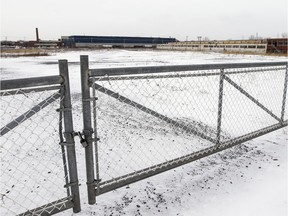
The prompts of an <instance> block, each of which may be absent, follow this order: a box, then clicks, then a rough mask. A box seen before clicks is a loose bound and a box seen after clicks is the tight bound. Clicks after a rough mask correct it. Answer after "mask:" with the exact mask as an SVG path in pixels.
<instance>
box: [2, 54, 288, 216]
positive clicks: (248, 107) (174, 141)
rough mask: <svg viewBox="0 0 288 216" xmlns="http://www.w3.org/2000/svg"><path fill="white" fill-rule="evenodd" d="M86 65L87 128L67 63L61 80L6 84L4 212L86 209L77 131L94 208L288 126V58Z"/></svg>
mask: <svg viewBox="0 0 288 216" xmlns="http://www.w3.org/2000/svg"><path fill="white" fill-rule="evenodd" d="M80 64H81V83H82V85H81V92H82V111H81V112H82V114H83V131H82V132H76V131H74V128H73V119H72V104H73V101H72V102H71V95H70V87H69V77H68V63H67V61H66V60H60V61H59V71H60V76H49V77H36V78H28V79H15V80H2V81H1V91H0V94H1V95H0V96H1V97H0V98H1V131H0V132H1V137H0V140H1V145H0V156H1V182H0V183H1V206H0V212H1V215H2V214H3V215H15V214H19V215H51V214H55V213H58V212H61V211H63V210H66V209H70V208H73V211H74V212H79V211H80V210H81V208H80V197H79V182H78V172H77V160H76V153H75V142H74V137H75V136H79V137H80V142H81V144H82V146H83V147H84V148H85V161H86V176H87V182H86V184H87V192H88V194H87V196H88V201H89V204H94V203H95V202H96V196H98V195H101V194H103V193H106V192H109V191H111V190H114V189H117V188H119V187H122V186H125V185H128V184H131V183H133V182H136V181H139V180H142V179H145V178H148V177H150V176H153V175H156V174H159V173H162V172H164V171H167V170H170V169H173V168H176V167H179V166H182V165H184V164H187V163H189V162H192V161H195V160H198V159H200V158H203V157H206V156H209V155H211V154H214V153H217V152H220V151H222V150H225V149H227V148H230V147H233V146H235V145H238V144H240V143H243V142H246V141H248V140H251V139H254V138H256V137H259V136H261V135H264V134H267V133H270V132H272V131H274V130H277V129H280V128H283V127H285V126H287V125H288V121H287V110H286V100H287V82H288V72H287V62H270V63H248V64H213V65H179V66H156V67H132V68H131V67H130V68H105V69H90V68H89V60H88V56H81V59H80ZM71 103H72V104H71ZM85 199H86V198H85Z"/></svg>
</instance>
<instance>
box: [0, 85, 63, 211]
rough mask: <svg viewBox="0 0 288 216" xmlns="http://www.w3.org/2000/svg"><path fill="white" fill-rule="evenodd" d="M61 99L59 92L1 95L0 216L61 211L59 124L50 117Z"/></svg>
mask: <svg viewBox="0 0 288 216" xmlns="http://www.w3.org/2000/svg"><path fill="white" fill-rule="evenodd" d="M61 97H62V96H61V94H60V93H59V91H43V92H31V93H25V92H24V91H22V90H18V91H13V92H12V93H11V92H9V91H1V135H2V136H1V137H0V140H1V145H0V157H1V200H0V202H1V207H0V212H1V215H15V214H20V213H24V212H27V211H29V210H31V209H35V208H38V210H37V212H36V211H35V212H31V215H38V214H39V215H41V214H42V213H46V214H49V213H50V212H51V211H53V210H54V208H62V207H65V202H63V200H61V199H62V198H63V197H67V191H66V190H65V189H64V187H63V186H64V184H65V179H64V178H66V179H67V176H65V175H66V174H64V172H63V160H62V156H63V154H64V152H63V151H61V147H60V146H59V128H60V129H61V127H59V124H60V125H61V122H62V118H60V119H59V113H57V112H56V109H58V108H59V106H60V101H61ZM9 123H10V124H9ZM64 157H65V155H64ZM65 166H66V164H65ZM55 200H58V201H56V202H54V201H55ZM51 202H53V203H52V204H50V205H48V204H47V203H51ZM59 203H63V204H62V205H60V206H59V205H58V204H59ZM39 206H42V207H40V209H39ZM48 206H49V208H48Z"/></svg>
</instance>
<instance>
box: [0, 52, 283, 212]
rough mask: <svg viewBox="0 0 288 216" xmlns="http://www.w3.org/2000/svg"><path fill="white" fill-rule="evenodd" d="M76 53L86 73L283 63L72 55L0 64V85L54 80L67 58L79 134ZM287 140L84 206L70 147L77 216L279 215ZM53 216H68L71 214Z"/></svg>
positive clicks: (253, 144)
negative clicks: (17, 80)
mask: <svg viewBox="0 0 288 216" xmlns="http://www.w3.org/2000/svg"><path fill="white" fill-rule="evenodd" d="M80 55H89V60H90V67H91V68H102V67H121V66H147V65H175V64H206V63H207V64H209V63H236V62H237V63H238V62H260V61H285V60H286V61H287V59H286V58H284V57H269V56H257V55H234V54H229V55H228V54H227V55H226V54H220V53H201V52H174V51H173V52H171V51H147V50H146V51H145V50H141V51H140V50H139V51H135V50H98V51H73V52H59V53H54V54H53V55H51V56H42V57H19V58H3V59H1V79H11V78H16V77H17V78H20V77H21V78H25V77H33V76H34V77H36V76H44V75H55V74H57V73H58V65H57V61H58V60H59V59H67V60H68V62H69V71H70V79H71V81H70V83H71V88H72V89H71V91H72V100H73V104H74V105H73V108H74V110H73V112H74V114H75V115H74V122H75V131H81V130H82V119H81V113H80V109H81V104H80V88H81V87H80V84H79V80H80V72H79V71H80V69H79V56H80ZM272 78H273V77H272ZM281 85H282V83H281ZM269 98H271V96H270V97H269ZM112 114H113V113H112ZM112 114H111V115H112ZM111 124H113V121H112V123H111ZM144 126H145V125H144ZM143 128H144V129H145V127H143ZM147 128H148V126H147ZM148 129H149V128H148ZM124 131H125V130H124ZM167 131H168V132H169V129H167ZM117 133H119V134H121V133H123V131H122V132H121V131H120V132H117ZM143 133H146V134H145V135H147V136H150V137H151V138H152V139H153V138H155V137H156V139H157V135H156V134H157V131H156V132H155V131H152V130H147V131H146V132H144V131H143ZM173 136H175V135H173V134H172V135H171V133H168V135H165V134H164V135H163V137H162V138H163V139H167V142H170V141H171V140H173V139H174V137H173ZM175 138H177V137H175ZM186 138H187V137H184V138H183V139H186ZM188 138H189V137H188ZM188 138H187V139H188ZM287 140H288V137H287V128H285V129H281V130H278V131H275V132H273V133H271V134H267V135H265V136H263V137H260V138H257V139H255V140H251V141H249V142H248V143H245V144H242V145H240V146H237V147H234V148H232V149H229V150H226V151H224V152H222V153H219V154H216V155H213V156H210V157H207V158H204V159H201V160H199V161H196V162H193V163H190V164H188V165H185V166H183V167H179V168H177V169H175V170H171V171H168V172H166V173H163V174H160V175H157V176H154V177H151V178H149V179H145V180H142V181H140V182H137V183H134V184H132V185H129V186H127V187H124V188H121V189H117V190H115V191H112V192H109V193H107V194H104V195H101V196H99V197H97V204H96V205H93V206H89V205H88V204H87V195H86V186H85V167H84V165H85V164H84V157H83V156H84V150H83V148H82V147H81V146H80V145H78V146H77V156H78V161H79V166H78V169H79V180H80V183H81V201H82V212H81V213H79V214H77V215H169V216H170V215H171V216H174V215H187V216H190V215H191V216H193V215H195V216H196V215H197V216H198V215H201V216H202V215H203V216H210V215H213V216H214V215H219V216H226V215H229V216H230V215H236V216H237V215H241V216H242V215H245V216H246V215H247V216H249V215H251V216H252V215H253V216H254V215H261V216H262V215H264V216H266V215H279V216H282V215H283V216H284V215H287V144H288V143H287V142H288V141H287ZM171 159H172V158H171ZM59 215H72V211H71V210H68V211H65V212H63V213H59Z"/></svg>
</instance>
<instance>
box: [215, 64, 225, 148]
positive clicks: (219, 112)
mask: <svg viewBox="0 0 288 216" xmlns="http://www.w3.org/2000/svg"><path fill="white" fill-rule="evenodd" d="M223 81H224V69H221V70H220V83H219V99H218V119H217V135H216V144H217V145H219V144H220V135H221V121H222V102H223V84H224V82H223Z"/></svg>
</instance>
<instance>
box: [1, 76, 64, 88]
mask: <svg viewBox="0 0 288 216" xmlns="http://www.w3.org/2000/svg"><path fill="white" fill-rule="evenodd" d="M63 82H64V79H63V77H62V76H45V77H33V78H25V79H11V80H1V90H10V89H21V88H29V87H37V86H45V85H47V86H51V85H59V84H61V83H63Z"/></svg>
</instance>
